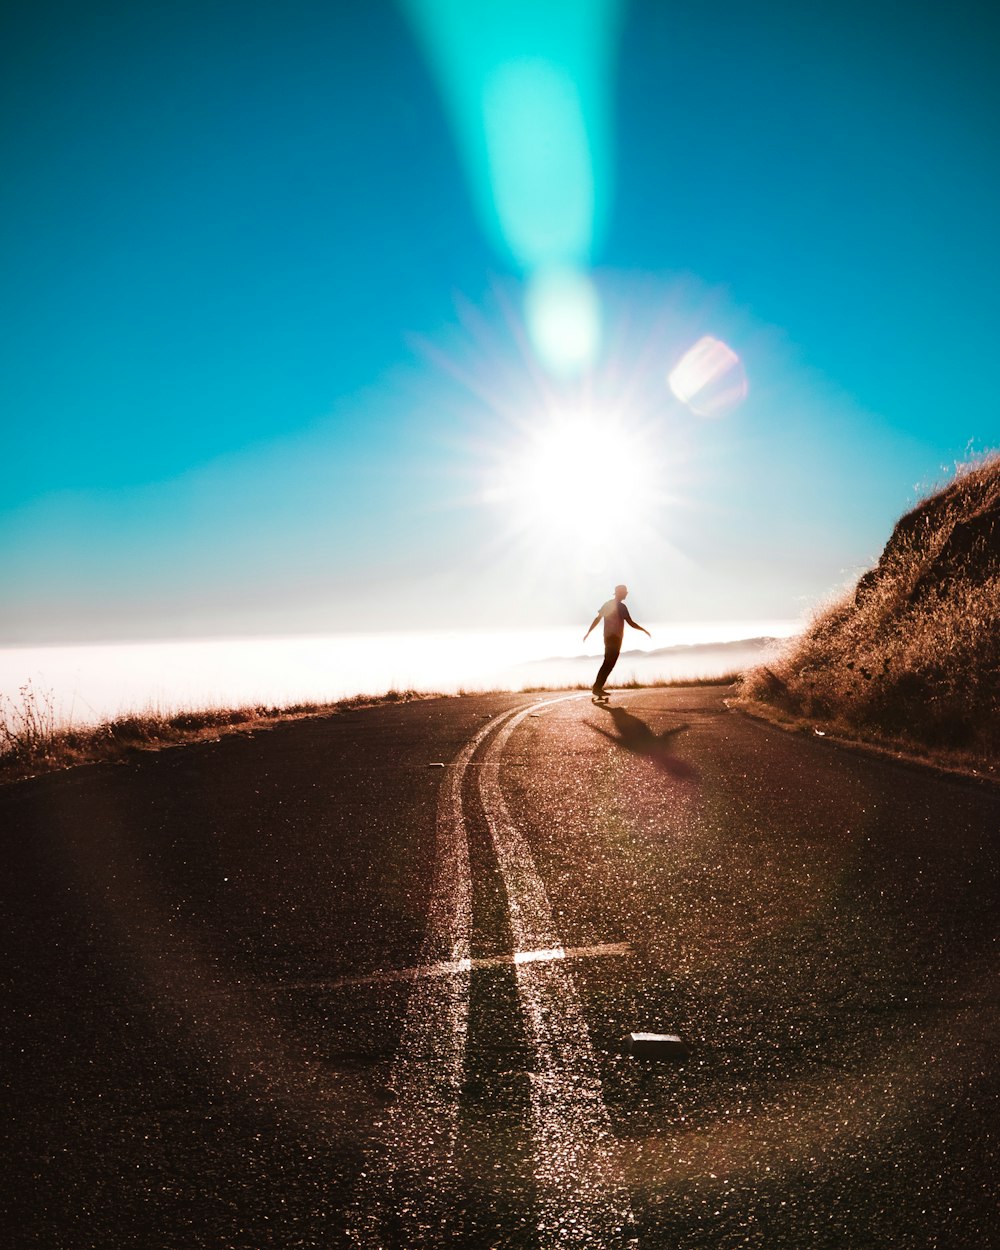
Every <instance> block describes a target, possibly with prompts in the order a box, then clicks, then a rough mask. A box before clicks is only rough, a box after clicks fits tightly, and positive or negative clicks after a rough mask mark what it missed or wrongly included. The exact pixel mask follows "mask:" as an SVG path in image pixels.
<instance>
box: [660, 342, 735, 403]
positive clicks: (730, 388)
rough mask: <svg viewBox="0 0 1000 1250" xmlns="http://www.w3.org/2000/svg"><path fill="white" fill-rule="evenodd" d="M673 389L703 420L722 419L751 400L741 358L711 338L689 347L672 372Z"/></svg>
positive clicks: (669, 376)
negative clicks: (745, 401) (706, 418)
mask: <svg viewBox="0 0 1000 1250" xmlns="http://www.w3.org/2000/svg"><path fill="white" fill-rule="evenodd" d="M667 381H668V383H669V385H670V389H671V390H672V391H673V393H674V394H675V395H676V396H677V398H678V399H679V400H680V401H681V403H682V404H686V405H687V407H688V408H690V409H691V411H692V412H695V413H697V414H698V416H700V417H722V416H725V415H726V414H727V413H730V412H732V411H733V410H734V409H735V408H738V407H739V405H740V404H741V403H742V402H743V401H744V399H746V397H747V389H748V388H747V377H746V371H745V369H744V368H743V362H742V361H741V360H740V358H739V356H737V354H736V353H735V352H734V351H733V349H732V348H731V347H729V346H728V345H727V344H726V343H723V342H722V340H721V339H714V338H712V337H711V336H710V335H705V337H704V338H701V339H699V340H698V342H697V343H695V345H694V347H691V348H688V350H687V351H686V352H685V353H684V355H683V356H682V357H681V358H680V360H679V361H678V363H677V364H676V365H675V366H674V367H673V369H671V371H670V373H669V375H668V377H667Z"/></svg>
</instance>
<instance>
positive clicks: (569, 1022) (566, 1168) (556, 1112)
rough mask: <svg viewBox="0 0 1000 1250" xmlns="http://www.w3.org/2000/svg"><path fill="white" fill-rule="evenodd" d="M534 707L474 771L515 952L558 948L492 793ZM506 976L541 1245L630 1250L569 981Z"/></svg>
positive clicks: (527, 967)
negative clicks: (529, 1072)
mask: <svg viewBox="0 0 1000 1250" xmlns="http://www.w3.org/2000/svg"><path fill="white" fill-rule="evenodd" d="M570 697H580V696H570ZM556 701H557V700H552V702H556ZM558 701H560V702H561V700H558ZM539 706H542V705H540V704H536V705H534V706H533V707H530V708H526V709H525V710H524V711H522V712H520V713H519V714H517V715H516V716H514V717H512V718H511V719H509V720H508V721H507V723H506V725H505V726H504V727H503V729H501V731H500V732H499V733H498V734H497V736H496V738H494V740H493V742H492V743H490V746H489V749H488V753H487V754H488V758H489V759H490V760H491V761H492V762H495V763H496V764H497V767H496V768H483V769H481V770H480V772H479V790H480V795H481V797H482V801H483V808H484V810H485V812H486V819H487V822H488V823H489V826H490V831H491V833H492V836H493V845H494V847H495V849H496V855H497V861H498V863H499V865H500V873H501V876H502V878H503V882H504V887H505V889H506V893H507V901H508V906H509V910H510V925H511V931H512V936H513V939H514V944H515V946H517V947H518V949H520V950H530V949H537V948H545V947H553V948H558V947H559V946H560V942H559V938H558V935H557V933H556V928H555V921H554V919H553V916H552V908H551V906H550V904H549V900H548V895H547V894H546V891H545V886H544V884H543V883H542V880H541V878H540V877H539V875H538V871H537V869H536V867H535V862H534V859H533V857H532V855H531V851H530V849H529V847H528V844H527V843H526V842H525V840H524V838H523V837H522V835H521V833H520V831H519V830H518V829H517V827H516V826H515V825H514V823H513V821H512V820H511V817H510V813H509V811H508V809H507V804H506V802H505V800H504V797H503V794H502V792H501V789H500V769H499V763H500V760H501V757H502V754H503V750H504V747H505V746H506V745H507V742H508V741H509V739H510V736H511V734H512V733H513V732H514V730H515V729H516V728H517V726H518V725H519V724H520V723H521V721H522V720H524V719H525V717H527V716H530V715H531V713H532V712H533V711H535V710H536V709H537V708H538V707H539ZM515 967H516V974H517V984H518V992H519V994H520V997H521V1006H522V1009H523V1011H524V1016H525V1021H526V1024H527V1028H528V1032H529V1036H530V1038H531V1041H532V1043H533V1046H534V1050H535V1057H536V1065H537V1066H536V1071H535V1073H534V1074H533V1078H532V1093H531V1105H532V1118H533V1122H534V1138H535V1142H534V1144H535V1178H536V1182H537V1186H538V1206H539V1211H538V1215H539V1221H538V1228H539V1233H540V1239H541V1242H542V1244H543V1245H558V1246H560V1247H588V1250H596V1248H598V1247H599V1248H600V1250H620V1248H623V1247H625V1246H628V1245H634V1244H635V1243H634V1240H633V1235H632V1231H631V1230H632V1227H633V1224H634V1216H633V1213H632V1209H631V1205H630V1202H629V1197H628V1192H627V1190H626V1187H625V1184H624V1180H623V1178H622V1175H621V1172H620V1170H619V1167H618V1164H617V1160H616V1159H615V1157H614V1151H613V1146H614V1136H613V1133H612V1129H611V1121H610V1118H609V1116H608V1112H607V1108H606V1107H605V1105H604V1099H603V1095H602V1090H601V1080H600V1074H599V1072H598V1067H597V1060H596V1058H595V1056H594V1051H593V1047H592V1045H591V1042H590V1034H589V1032H588V1029H587V1023H586V1020H585V1018H584V1015H583V1011H582V1009H581V1006H580V1001H579V998H578V996H577V993H576V987H575V985H574V983H573V979H572V977H571V976H570V974H569V972H568V970H567V969H566V967H565V965H564V964H563V963H562V962H560V961H551V962H545V963H542V962H526V963H518V964H516V965H515Z"/></svg>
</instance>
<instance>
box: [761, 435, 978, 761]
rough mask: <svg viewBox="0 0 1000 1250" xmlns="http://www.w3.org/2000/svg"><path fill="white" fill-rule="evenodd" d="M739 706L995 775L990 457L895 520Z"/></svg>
mask: <svg viewBox="0 0 1000 1250" xmlns="http://www.w3.org/2000/svg"><path fill="white" fill-rule="evenodd" d="M739 701H740V702H741V703H742V704H743V705H744V706H745V707H747V708H748V710H756V711H758V712H763V713H765V714H767V713H768V712H770V713H771V715H772V716H775V715H776V716H777V718H778V719H779V720H781V719H784V720H785V721H786V722H787V723H789V724H794V725H795V726H796V727H799V728H809V729H810V730H812V729H814V728H816V727H818V728H819V729H820V730H821V731H822V732H825V733H828V734H830V735H832V736H836V735H840V736H843V737H846V738H851V739H855V740H861V741H865V742H868V743H873V744H876V745H880V746H883V747H886V748H890V749H896V750H902V751H905V752H907V753H909V754H913V755H916V756H918V757H921V758H924V759H928V760H931V761H933V762H937V763H940V764H944V765H949V766H958V767H960V768H964V769H966V770H969V771H974V772H977V773H985V774H987V775H989V774H993V775H994V776H996V777H1000V453H993V454H992V455H990V456H988V457H985V458H983V459H982V460H979V461H977V462H975V463H973V464H970V465H965V466H963V467H962V468H960V469H959V470H958V473H957V475H956V477H955V478H954V480H953V481H952V482H950V483H949V484H948V485H947V486H946V487H944V488H943V489H942V490H940V491H938V492H937V493H935V494H933V495H931V496H929V497H928V498H927V499H925V500H924V501H923V502H922V503H920V504H919V505H918V506H917V507H916V508H914V509H913V510H912V511H911V512H908V513H907V514H906V515H905V516H904V517H902V518H901V519H900V520H899V521H898V522H897V524H896V527H895V529H894V530H893V532H892V536H891V537H890V539H889V541H888V543H887V544H886V547H885V550H884V551H883V553H882V556H881V558H880V559H879V561H878V564H877V565H876V566H875V567H874V568H873V569H871V570H870V571H869V572H867V573H865V574H864V576H863V577H861V579H860V580H859V582H858V584H857V586H856V587H855V588H854V589H853V590H851V591H850V592H849V593H848V594H846V595H845V596H844V597H843V598H841V599H840V600H839V601H837V602H835V603H832V604H830V605H828V606H827V607H826V608H825V609H823V610H822V611H820V612H819V614H818V615H817V616H816V617H815V619H814V620H813V621H812V623H811V625H810V626H809V627H808V628H807V629H806V631H805V632H804V633H803V634H802V635H800V636H799V637H797V638H796V639H795V640H794V641H793V642H792V643H791V644H790V645H789V646H788V648H787V649H786V650H784V651H783V652H781V653H779V656H778V658H777V659H775V660H773V661H771V662H770V663H769V664H767V665H761V666H759V667H757V668H754V669H751V670H749V671H748V672H747V673H746V674H745V675H744V677H743V679H742V682H741V685H740V694H739Z"/></svg>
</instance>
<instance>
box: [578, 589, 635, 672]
mask: <svg viewBox="0 0 1000 1250" xmlns="http://www.w3.org/2000/svg"><path fill="white" fill-rule="evenodd" d="M627 594H628V587H627V586H616V587H615V597H614V598H613V599H609V600H608V601H607V603H605V604H604V605H603V606H602V607H601V608H599V609H598V612H597V615H596V616H595V617H594V619H593V621H591V624H590V629H588V630H587V632H586V633H585V634H584V635H583V641H584V642H586V641H587V639H588V638H589V637H590V635H591V632H592V631H593V629H594V627H595V626H596V625H597V622H598V621H599V620H601V619H602V618H603V620H604V663H603V664H602V665H601V667H600V669H599V670H598V673H597V678H596V680H595V681H594V685H593V692H594V694H595V695H597V696H598V697H600V696H601V695H603V694H604V683H605V682H606V681H607V680H608V676H609V674H610V673H611V670H612V669H613V668H614V666H615V665H616V664H617V662H618V655H619V652H620V651H621V649H622V639H623V638H624V637H625V622H626V621H627V622H628V623H629V625H631V626H632V628H633V629H639V630H642V632H643V633H644V634H645V635H646V637H647V638H650V637H652V635H651V634H650V632H649V630H648V629H645V628H644V627H643V626H642V625H637V624H636V623H635V621H633V620H632V618H631V616H629V611H628V608H627V607H626V606H625V596H626V595H627Z"/></svg>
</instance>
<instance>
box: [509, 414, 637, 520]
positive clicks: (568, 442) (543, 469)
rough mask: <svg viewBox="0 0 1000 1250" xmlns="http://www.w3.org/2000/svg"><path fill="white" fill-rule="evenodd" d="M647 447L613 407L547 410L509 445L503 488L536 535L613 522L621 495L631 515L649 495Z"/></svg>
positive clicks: (520, 517)
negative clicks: (602, 411)
mask: <svg viewBox="0 0 1000 1250" xmlns="http://www.w3.org/2000/svg"><path fill="white" fill-rule="evenodd" d="M651 451H652V449H651V447H650V446H649V445H648V441H647V440H645V439H644V438H643V437H642V436H641V434H640V433H639V432H638V431H636V430H631V429H629V428H628V427H627V426H626V425H624V424H623V422H621V421H620V420H619V419H618V418H616V417H614V416H612V415H602V416H596V415H594V414H589V413H579V412H562V413H555V414H551V415H549V416H548V417H547V418H546V419H544V420H542V421H540V422H539V423H538V424H537V425H536V426H534V427H533V428H531V429H530V430H527V431H525V434H524V438H523V442H522V443H521V444H520V445H519V446H518V447H517V448H514V449H511V453H510V460H509V462H508V465H507V470H506V473H505V474H504V476H505V479H506V480H505V482H504V489H503V495H504V496H505V497H506V498H507V500H509V502H510V503H511V504H512V505H513V506H514V508H515V510H516V512H517V515H518V518H519V524H520V526H521V527H523V528H524V529H525V530H527V531H528V532H529V533H533V534H534V535H536V536H537V537H538V538H539V539H542V540H544V539H547V538H564V537H568V536H573V535H580V534H582V533H585V532H587V531H588V530H592V529H594V528H595V527H596V528H598V529H600V527H601V526H603V525H609V526H610V525H612V524H613V523H614V522H613V520H612V516H613V512H614V509H615V508H617V507H618V506H619V505H620V503H621V501H622V500H625V501H627V507H628V510H629V512H630V513H631V514H632V515H638V514H639V513H642V512H643V511H645V510H646V509H647V508H648V507H649V506H650V505H651V504H652V503H653V501H654V496H655V493H656V492H655V485H656V484H655V481H654V480H653V474H652V464H653V457H652V455H651Z"/></svg>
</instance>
